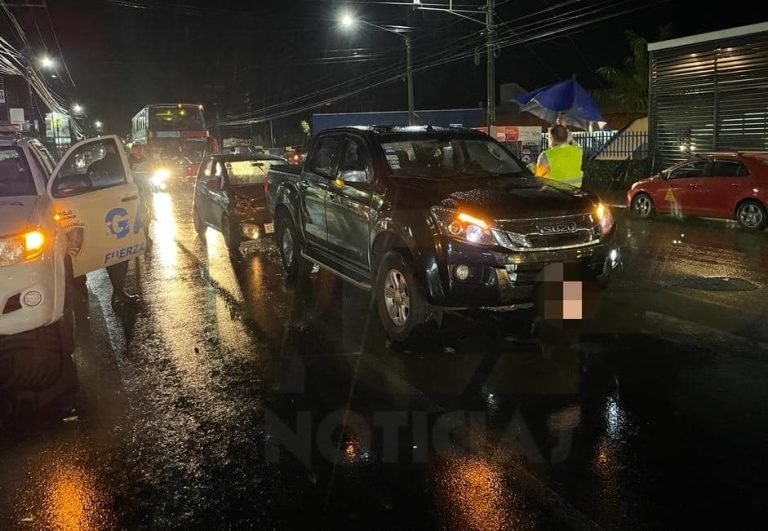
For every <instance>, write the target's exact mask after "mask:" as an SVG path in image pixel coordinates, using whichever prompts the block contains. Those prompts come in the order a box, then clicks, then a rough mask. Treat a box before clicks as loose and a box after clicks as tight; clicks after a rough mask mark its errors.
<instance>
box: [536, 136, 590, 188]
mask: <svg viewBox="0 0 768 531" xmlns="http://www.w3.org/2000/svg"><path fill="white" fill-rule="evenodd" d="M544 153H545V154H546V156H547V162H548V163H549V174H548V175H547V176H546V177H547V178H548V179H554V180H555V181H562V182H565V183H568V184H572V185H573V186H581V180H582V177H583V176H584V173H582V171H581V158H582V157H581V148H580V147H579V146H577V145H574V144H561V145H559V146H553V147H551V148H549V149H548V150H546V151H545V152H544Z"/></svg>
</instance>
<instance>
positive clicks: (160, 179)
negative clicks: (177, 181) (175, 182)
mask: <svg viewBox="0 0 768 531" xmlns="http://www.w3.org/2000/svg"><path fill="white" fill-rule="evenodd" d="M170 176H171V170H169V169H168V168H158V169H156V170H155V171H154V173H153V174H152V184H154V185H155V186H158V187H160V186H163V185H164V184H165V181H167V180H168V178H169V177H170Z"/></svg>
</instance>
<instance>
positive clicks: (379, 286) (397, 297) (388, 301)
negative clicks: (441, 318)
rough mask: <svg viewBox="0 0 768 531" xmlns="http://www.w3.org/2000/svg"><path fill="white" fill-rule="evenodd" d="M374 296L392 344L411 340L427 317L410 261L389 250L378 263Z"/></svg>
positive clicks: (425, 307) (422, 297)
mask: <svg viewBox="0 0 768 531" xmlns="http://www.w3.org/2000/svg"><path fill="white" fill-rule="evenodd" d="M374 289H375V297H376V307H377V309H378V312H379V318H380V319H381V324H382V325H383V326H384V330H385V331H386V332H387V335H388V336H389V337H390V339H392V341H397V342H404V341H406V340H408V339H409V338H412V336H413V334H414V332H416V331H417V330H418V329H419V328H420V327H421V326H422V325H424V322H425V321H426V316H427V301H426V298H425V297H424V294H423V293H422V291H421V288H420V286H419V285H418V283H417V281H416V277H415V276H414V274H413V266H412V265H411V262H410V260H408V259H407V258H406V257H405V256H403V255H402V254H401V253H400V252H398V251H389V252H388V253H387V254H385V255H384V257H383V258H382V259H381V263H379V267H378V273H377V275H376V285H375V286H374Z"/></svg>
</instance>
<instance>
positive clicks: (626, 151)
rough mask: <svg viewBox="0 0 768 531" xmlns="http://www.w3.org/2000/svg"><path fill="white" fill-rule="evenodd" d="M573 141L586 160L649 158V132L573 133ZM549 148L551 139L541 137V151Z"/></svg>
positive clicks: (544, 135)
mask: <svg viewBox="0 0 768 531" xmlns="http://www.w3.org/2000/svg"><path fill="white" fill-rule="evenodd" d="M573 141H574V143H576V144H578V145H579V146H580V147H581V149H582V150H583V151H584V158H585V159H598V160H645V159H647V158H648V132H647V131H621V132H618V131H594V132H591V133H586V132H584V133H581V132H577V133H573ZM548 147H549V138H548V137H547V135H546V134H542V135H541V150H542V151H543V150H545V149H547V148H548Z"/></svg>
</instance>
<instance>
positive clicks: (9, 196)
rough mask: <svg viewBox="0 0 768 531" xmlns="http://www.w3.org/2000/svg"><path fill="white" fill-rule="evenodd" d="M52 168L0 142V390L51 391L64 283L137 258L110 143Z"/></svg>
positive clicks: (42, 158) (134, 214) (62, 331)
mask: <svg viewBox="0 0 768 531" xmlns="http://www.w3.org/2000/svg"><path fill="white" fill-rule="evenodd" d="M53 166H54V160H53V158H52V157H51V155H50V154H49V153H48V151H46V149H45V147H44V146H43V145H42V144H41V143H40V142H39V141H37V140H34V139H29V140H19V141H11V142H3V143H0V390H2V389H3V388H4V387H5V388H7V387H19V386H21V387H32V388H35V387H42V386H46V385H51V384H52V383H53V381H54V380H55V378H56V377H57V374H58V372H60V367H61V360H62V359H63V357H67V356H69V355H70V354H71V353H72V351H73V349H74V319H73V314H72V309H71V305H70V304H69V302H70V301H69V299H70V297H68V290H67V280H68V279H72V278H74V277H79V276H82V275H84V274H85V273H87V272H89V271H93V270H96V269H101V268H103V267H106V266H109V265H113V264H116V263H119V262H122V261H125V260H129V259H130V258H133V257H135V256H137V255H138V254H141V253H143V252H144V247H145V238H144V230H143V224H142V216H141V215H140V213H141V205H140V198H139V194H138V191H137V188H136V185H135V184H134V183H133V180H132V175H131V171H130V166H129V164H128V160H127V158H126V155H125V153H124V151H123V149H122V144H121V142H120V140H119V138H118V137H116V136H104V137H99V138H94V139H89V140H85V141H82V142H80V143H78V144H75V145H74V146H73V147H72V148H71V149H70V150H69V151H68V152H67V153H66V154H65V155H64V157H63V158H62V159H61V161H60V162H59V163H58V165H56V167H55V168H54V167H53Z"/></svg>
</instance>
